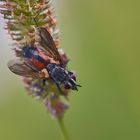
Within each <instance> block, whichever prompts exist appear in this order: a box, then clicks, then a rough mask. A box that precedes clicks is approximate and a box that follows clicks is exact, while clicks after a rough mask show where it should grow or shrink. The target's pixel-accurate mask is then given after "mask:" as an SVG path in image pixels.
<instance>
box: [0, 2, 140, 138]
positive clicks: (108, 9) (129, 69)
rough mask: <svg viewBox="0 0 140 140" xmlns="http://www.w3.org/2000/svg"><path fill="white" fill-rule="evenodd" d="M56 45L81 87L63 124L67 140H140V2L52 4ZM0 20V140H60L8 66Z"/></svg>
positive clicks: (51, 121)
mask: <svg viewBox="0 0 140 140" xmlns="http://www.w3.org/2000/svg"><path fill="white" fill-rule="evenodd" d="M53 1H54V7H55V9H56V13H57V19H58V21H59V27H60V30H61V45H62V48H63V49H64V50H65V51H66V52H67V53H68V55H69V57H70V59H71V61H70V63H69V66H70V68H71V69H74V70H76V71H77V75H78V82H79V83H81V85H82V86H83V87H82V88H80V90H79V92H72V93H71V97H70V104H71V106H70V109H69V110H68V112H67V113H66V115H65V123H66V125H67V129H68V131H69V133H70V136H71V140H140V8H139V5H140V1H138V0H133V1H130V0H129V1H126V0H86V1H82V0H76V1H75V0H56V1H55V0H53ZM3 27H4V21H3V19H2V18H0V140H56V139H57V140H62V139H63V137H62V135H61V133H60V130H59V126H58V124H57V122H56V121H55V120H54V119H52V118H51V117H50V116H49V114H48V113H46V110H45V108H44V106H43V104H42V103H40V102H38V101H36V100H34V99H32V98H31V97H30V96H28V95H27V93H26V91H25V90H24V88H23V86H22V83H21V81H20V79H19V77H18V76H15V75H14V74H12V73H11V72H10V71H9V70H8V68H7V62H8V60H10V59H11V58H13V57H14V56H13V54H12V53H13V52H12V51H11V46H9V44H11V43H12V41H11V40H10V38H9V37H8V36H7V33H6V31H4V29H3Z"/></svg>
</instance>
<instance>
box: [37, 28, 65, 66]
mask: <svg viewBox="0 0 140 140" xmlns="http://www.w3.org/2000/svg"><path fill="white" fill-rule="evenodd" d="M38 30H39V36H40V45H41V46H42V47H43V48H44V49H45V51H46V53H47V54H48V55H49V56H51V57H52V58H53V59H54V60H55V61H59V63H60V65H63V64H62V60H61V57H60V54H59V52H58V49H57V48H56V45H55V43H54V40H53V38H52V36H51V34H50V33H49V32H48V30H47V29H46V28H43V27H38Z"/></svg>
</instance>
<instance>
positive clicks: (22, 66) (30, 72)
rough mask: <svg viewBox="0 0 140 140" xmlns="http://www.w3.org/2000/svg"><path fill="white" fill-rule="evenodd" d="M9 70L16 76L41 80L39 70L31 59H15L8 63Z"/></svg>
mask: <svg viewBox="0 0 140 140" xmlns="http://www.w3.org/2000/svg"><path fill="white" fill-rule="evenodd" d="M8 68H9V69H10V70H11V71H12V72H13V73H15V74H17V75H20V76H24V77H32V78H37V79H40V73H39V70H38V69H37V68H36V67H34V66H33V65H32V63H31V61H30V60H29V59H23V60H21V59H15V60H11V61H9V62H8Z"/></svg>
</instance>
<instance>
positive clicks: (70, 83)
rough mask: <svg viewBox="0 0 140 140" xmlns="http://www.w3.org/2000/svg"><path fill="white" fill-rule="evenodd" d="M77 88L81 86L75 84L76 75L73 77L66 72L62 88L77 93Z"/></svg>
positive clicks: (72, 74) (71, 73)
mask: <svg viewBox="0 0 140 140" xmlns="http://www.w3.org/2000/svg"><path fill="white" fill-rule="evenodd" d="M77 87H81V85H78V84H76V75H75V73H73V72H68V78H67V80H66V81H65V82H64V88H65V89H72V90H77V91H78V88H77Z"/></svg>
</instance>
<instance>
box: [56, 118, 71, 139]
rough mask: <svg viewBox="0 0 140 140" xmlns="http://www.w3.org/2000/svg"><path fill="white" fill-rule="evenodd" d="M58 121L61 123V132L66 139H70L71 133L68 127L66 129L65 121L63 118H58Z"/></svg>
mask: <svg viewBox="0 0 140 140" xmlns="http://www.w3.org/2000/svg"><path fill="white" fill-rule="evenodd" d="M58 123H59V127H60V129H61V132H62V134H63V137H64V140H70V138H69V134H68V132H67V129H66V127H65V124H64V121H63V118H58Z"/></svg>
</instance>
